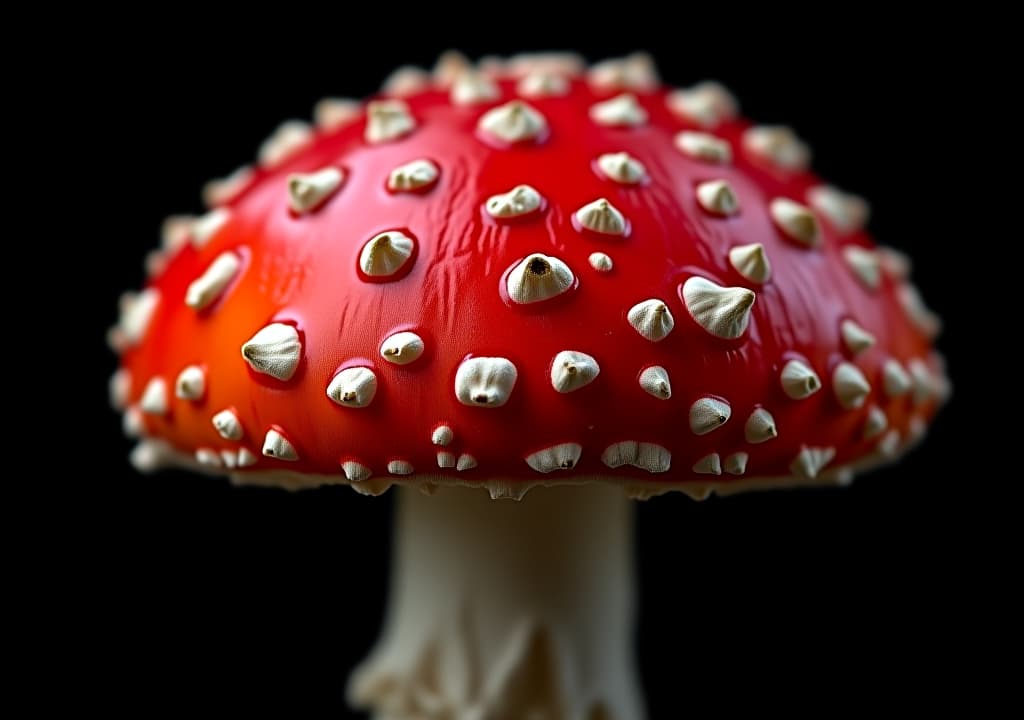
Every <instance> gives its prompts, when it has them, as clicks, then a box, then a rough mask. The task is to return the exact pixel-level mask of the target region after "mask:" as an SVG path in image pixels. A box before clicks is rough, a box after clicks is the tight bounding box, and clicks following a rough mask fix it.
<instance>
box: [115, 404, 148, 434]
mask: <svg viewBox="0 0 1024 720" xmlns="http://www.w3.org/2000/svg"><path fill="white" fill-rule="evenodd" d="M121 432H123V433H124V436H125V437H130V438H137V437H142V436H143V435H145V434H146V421H145V420H144V419H143V417H142V411H141V410H139V408H138V407H137V406H135V405H132V406H131V407H130V408H127V409H126V410H125V411H124V415H123V416H121Z"/></svg>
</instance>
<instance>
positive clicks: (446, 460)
mask: <svg viewBox="0 0 1024 720" xmlns="http://www.w3.org/2000/svg"><path fill="white" fill-rule="evenodd" d="M457 462H458V459H457V458H456V457H455V453H451V452H448V451H447V450H439V451H438V453H437V466H438V467H440V468H453V467H455V464H456V463H457Z"/></svg>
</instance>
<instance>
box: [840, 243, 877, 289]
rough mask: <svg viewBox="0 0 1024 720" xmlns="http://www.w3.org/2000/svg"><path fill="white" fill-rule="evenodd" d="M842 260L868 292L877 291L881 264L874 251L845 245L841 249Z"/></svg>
mask: <svg viewBox="0 0 1024 720" xmlns="http://www.w3.org/2000/svg"><path fill="white" fill-rule="evenodd" d="M843 260H844V261H845V262H846V265H847V267H849V268H850V270H852V271H853V274H854V275H855V276H856V278H857V279H858V280H859V281H860V283H861V285H863V286H864V287H866V288H867V289H868V290H877V289H878V287H879V286H880V285H881V283H882V273H881V264H880V263H879V259H878V253H876V252H875V251H873V250H868V249H867V248H862V247H860V246H859V245H847V246H846V247H844V248H843Z"/></svg>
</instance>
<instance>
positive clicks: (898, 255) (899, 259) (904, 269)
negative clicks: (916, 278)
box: [876, 245, 913, 280]
mask: <svg viewBox="0 0 1024 720" xmlns="http://www.w3.org/2000/svg"><path fill="white" fill-rule="evenodd" d="M876 252H877V253H878V260H879V263H880V264H881V266H882V271H883V272H884V273H885V274H886V275H888V276H889V277H891V278H893V279H895V280H906V279H907V278H908V277H910V271H911V270H912V269H913V263H912V262H911V261H910V256H909V255H907V254H906V253H903V252H900V251H899V250H896V249H895V248H891V247H886V246H885V245H880V246H879V247H878V248H877V250H876Z"/></svg>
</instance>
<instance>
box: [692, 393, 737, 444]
mask: <svg viewBox="0 0 1024 720" xmlns="http://www.w3.org/2000/svg"><path fill="white" fill-rule="evenodd" d="M731 416H732V408H731V407H729V403H727V402H724V401H722V400H718V399H717V398H712V397H702V398H700V399H699V400H696V401H695V402H694V403H693V404H692V405H690V430H692V431H693V434H694V435H707V434H708V433H709V432H711V431H712V430H717V429H718V428H720V427H722V426H723V425H725V423H726V422H728V421H729V418H730V417H731Z"/></svg>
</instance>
